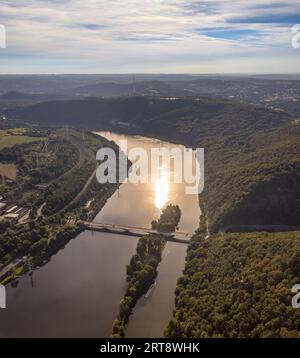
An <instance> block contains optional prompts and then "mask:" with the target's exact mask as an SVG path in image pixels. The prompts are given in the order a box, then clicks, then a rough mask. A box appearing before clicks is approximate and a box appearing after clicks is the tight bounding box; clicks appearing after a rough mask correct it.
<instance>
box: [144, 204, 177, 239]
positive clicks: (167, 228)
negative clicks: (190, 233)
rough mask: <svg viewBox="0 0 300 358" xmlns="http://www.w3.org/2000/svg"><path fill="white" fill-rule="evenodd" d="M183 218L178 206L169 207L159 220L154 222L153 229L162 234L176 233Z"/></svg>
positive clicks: (164, 210)
mask: <svg viewBox="0 0 300 358" xmlns="http://www.w3.org/2000/svg"><path fill="white" fill-rule="evenodd" d="M180 218H181V210H180V208H179V206H178V205H172V204H170V205H168V206H167V207H166V208H165V209H163V211H162V214H161V215H160V218H159V219H158V220H154V221H152V223H151V225H152V229H154V230H157V231H162V232H174V231H175V230H176V228H177V226H178V224H179V221H180Z"/></svg>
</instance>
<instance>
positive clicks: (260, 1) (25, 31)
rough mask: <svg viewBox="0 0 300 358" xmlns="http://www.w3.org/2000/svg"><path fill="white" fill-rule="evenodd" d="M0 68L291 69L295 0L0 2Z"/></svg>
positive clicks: (294, 66) (298, 8)
mask: <svg viewBox="0 0 300 358" xmlns="http://www.w3.org/2000/svg"><path fill="white" fill-rule="evenodd" d="M0 24H2V25H4V26H5V27H6V31H7V48H6V49H0V74H21V73H22V74H23V73H25V74H26V73H28V74H35V73H36V74H42V73H58V74H59V73H74V74H76V73H82V74H85V73H104V74H105V73H119V74H122V73H203V74H205V73H207V74H208V73H219V74H226V73H227V74H231V73H245V74H252V73H253V74H254V73H299V72H300V71H299V60H300V49H294V48H293V47H292V45H291V39H292V33H291V28H292V26H293V25H295V24H300V2H299V1H298V0H286V1H280V0H243V1H237V0H210V1H195V0H186V1H183V0H143V1H140V0H131V1H127V0H110V1H104V0H89V1H84V0H61V1H58V0H28V1H26V2H24V1H21V0H13V1H11V0H9V1H7V0H3V1H1V5H0Z"/></svg>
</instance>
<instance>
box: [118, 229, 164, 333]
mask: <svg viewBox="0 0 300 358" xmlns="http://www.w3.org/2000/svg"><path fill="white" fill-rule="evenodd" d="M164 246H165V239H164V238H163V237H161V236H144V237H141V238H140V240H139V242H138V244H137V248H136V254H135V255H133V257H132V258H131V260H130V264H129V265H128V266H127V281H128V287H127V289H126V292H125V295H124V298H123V299H122V301H121V303H120V310H119V316H118V319H117V320H115V321H114V324H113V331H112V336H111V337H112V338H117V337H119V338H120V337H124V335H125V326H126V323H127V321H128V318H129V316H130V314H131V312H132V309H133V308H134V306H135V304H136V302H137V301H138V299H139V298H140V297H141V296H142V295H143V294H145V293H146V292H147V291H148V290H149V288H150V286H151V285H152V284H153V282H154V280H155V278H156V276H157V266H158V264H159V262H160V261H161V254H162V251H163V248H164Z"/></svg>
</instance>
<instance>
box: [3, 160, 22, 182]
mask: <svg viewBox="0 0 300 358" xmlns="http://www.w3.org/2000/svg"><path fill="white" fill-rule="evenodd" d="M17 172H18V169H17V167H16V166H15V164H2V163H0V175H4V176H5V177H7V178H9V179H12V180H16V178H17Z"/></svg>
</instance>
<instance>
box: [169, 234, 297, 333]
mask: <svg viewBox="0 0 300 358" xmlns="http://www.w3.org/2000/svg"><path fill="white" fill-rule="evenodd" d="M299 267H300V233H299V232H294V233H276V234H275V233H273V234H271V233H251V234H241V233H236V234H226V235H223V236H220V235H216V236H213V237H211V238H210V239H208V240H204V239H203V238H201V237H197V238H195V239H194V240H193V242H192V243H191V244H190V247H189V249H188V254H187V262H186V267H185V270H184V275H183V276H182V277H181V278H180V279H179V281H178V286H177V289H176V299H175V304H176V309H175V311H174V316H173V319H172V321H171V322H170V323H169V325H168V327H167V329H166V332H165V335H166V336H167V337H180V338H201V337H231V338H233V337H253V338H263V337H265V338H266V337H298V338H299V337H300V335H299V331H300V311H299V310H297V309H294V308H293V307H292V304H291V299H292V296H293V294H292V293H291V288H292V286H293V285H295V284H297V283H299V282H300V270H299Z"/></svg>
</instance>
